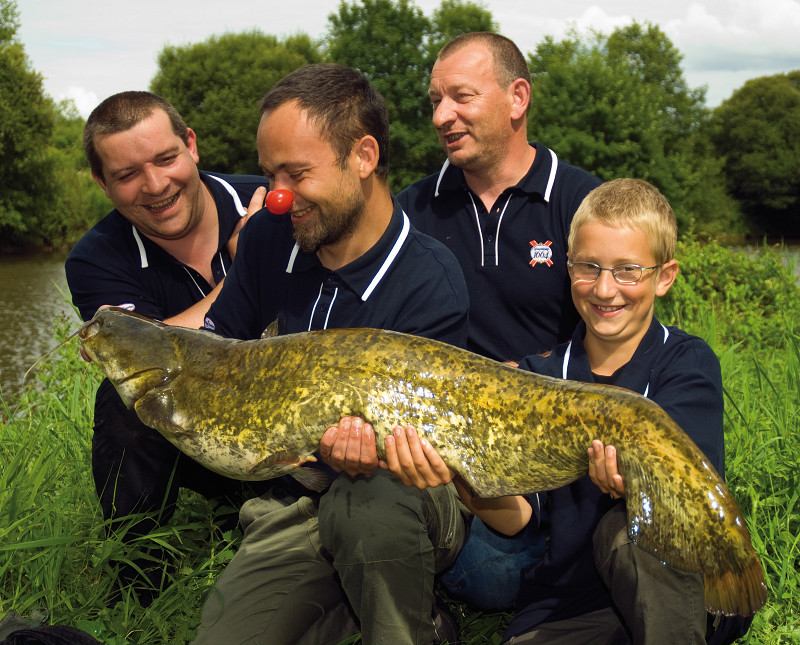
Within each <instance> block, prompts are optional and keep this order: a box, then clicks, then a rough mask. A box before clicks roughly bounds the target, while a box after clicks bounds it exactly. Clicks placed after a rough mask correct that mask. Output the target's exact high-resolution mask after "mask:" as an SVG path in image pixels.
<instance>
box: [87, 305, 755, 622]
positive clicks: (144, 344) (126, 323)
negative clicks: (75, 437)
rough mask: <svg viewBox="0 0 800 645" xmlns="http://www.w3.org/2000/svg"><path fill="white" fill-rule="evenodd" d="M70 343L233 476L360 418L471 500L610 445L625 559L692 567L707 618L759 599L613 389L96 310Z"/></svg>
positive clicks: (718, 524) (671, 448)
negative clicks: (400, 431) (700, 580)
mask: <svg viewBox="0 0 800 645" xmlns="http://www.w3.org/2000/svg"><path fill="white" fill-rule="evenodd" d="M81 339H82V342H83V346H84V349H85V350H86V351H87V353H88V354H89V355H90V356H91V357H92V358H93V360H94V361H95V362H96V363H98V365H99V366H100V367H101V368H102V369H103V370H104V372H105V373H106V375H107V376H108V377H109V379H110V380H111V381H112V382H113V383H114V384H115V385H116V387H117V389H118V390H119V391H120V394H121V395H122V397H123V399H125V400H126V401H127V402H128V403H129V404H130V405H134V406H135V408H136V411H137V413H138V414H139V416H140V417H141V418H142V420H143V421H144V422H145V423H147V424H148V425H151V426H152V427H154V428H156V429H157V430H159V431H160V432H162V433H163V434H164V435H165V436H166V437H167V438H168V439H170V441H172V442H173V443H174V444H175V445H176V446H178V448H180V449H181V450H183V451H184V452H186V453H187V454H189V455H190V456H191V457H193V458H194V459H196V460H198V461H200V462H201V463H203V464H204V465H206V466H207V467H209V468H211V469H212V470H216V471H217V472H221V473H223V474H225V475H227V476H230V477H236V478H240V479H267V478H270V477H275V476H278V475H281V474H284V473H293V472H296V471H297V468H298V466H300V465H301V464H302V463H304V462H305V461H306V460H308V459H310V458H312V453H313V452H314V451H315V450H316V448H317V446H318V443H319V438H320V436H321V434H322V432H323V431H324V430H325V428H327V427H328V426H329V425H330V424H331V423H335V421H336V420H337V419H338V418H339V417H340V416H342V415H343V414H357V415H359V416H362V417H364V418H365V419H367V420H369V421H370V422H371V423H372V424H373V426H374V427H375V432H376V438H377V439H378V445H379V447H380V449H381V450H382V445H383V439H384V438H385V436H386V434H387V433H388V432H390V431H391V429H392V428H393V427H394V426H395V425H397V424H404V423H411V424H413V425H415V426H416V427H417V428H418V430H419V431H420V433H421V434H422V435H424V436H425V437H426V438H427V439H428V440H429V441H430V442H431V444H432V445H433V446H435V447H436V449H437V450H438V451H439V452H440V454H441V455H442V457H443V459H444V460H445V462H446V463H447V464H448V465H449V466H450V467H451V468H453V469H454V470H455V471H457V472H458V473H459V474H460V475H461V476H462V477H463V478H464V479H465V480H466V481H467V482H468V483H469V484H470V485H471V486H472V487H473V489H474V490H475V492H476V493H477V494H478V495H481V496H484V497H492V496H498V495H509V494H521V493H530V492H536V491H542V490H551V489H553V488H557V487H560V486H562V485H565V484H567V483H570V482H571V481H574V480H576V479H578V478H579V477H582V476H584V475H585V474H586V472H587V463H588V462H587V458H586V449H587V446H588V445H590V442H591V440H592V439H595V438H597V439H600V440H601V441H603V442H604V443H606V444H613V445H614V446H616V447H617V453H618V460H619V464H620V469H621V471H622V474H623V476H624V478H625V481H626V489H627V491H628V496H627V499H626V505H627V512H628V519H629V531H630V533H631V536H632V538H633V539H634V540H635V541H636V543H637V544H638V545H639V546H640V547H642V548H644V549H646V550H648V551H650V552H652V553H654V554H655V555H656V556H657V557H659V558H660V559H661V560H662V561H664V562H668V563H669V564H670V565H672V566H675V567H678V568H682V569H685V570H690V571H701V572H702V573H703V576H704V581H705V588H706V604H707V605H708V607H709V609H710V610H711V611H714V612H722V613H726V614H732V613H740V614H743V615H749V614H752V613H754V612H755V611H756V610H757V609H758V608H760V607H761V606H762V605H763V603H764V602H765V598H766V587H765V584H764V579H763V569H762V567H761V563H760V562H759V560H758V557H757V556H756V554H755V552H754V551H753V548H752V544H751V542H750V537H749V533H748V531H747V528H746V526H745V523H744V520H743V519H742V517H741V513H740V511H739V509H738V507H737V505H736V503H735V501H734V500H733V498H732V496H731V494H730V492H729V491H728V489H727V488H726V486H725V484H724V482H723V481H722V479H721V478H720V477H719V475H718V474H717V473H716V471H715V470H714V468H713V467H712V466H711V465H710V464H709V463H708V462H707V460H706V459H705V457H704V455H703V454H702V453H701V452H700V450H699V449H698V448H697V447H696V446H695V445H694V444H693V443H692V442H691V441H690V440H689V438H688V437H687V436H686V435H685V433H684V432H683V431H682V430H681V429H680V428H679V427H678V426H677V425H676V424H675V423H674V422H673V421H672V420H671V419H670V417H669V416H668V415H667V414H666V413H665V412H664V411H663V410H661V408H660V407H658V406H657V405H656V404H654V403H653V402H652V401H650V400H648V399H646V398H644V397H642V396H640V395H638V394H635V393H633V392H630V391H628V390H623V389H620V388H613V387H608V386H599V385H595V384H588V383H578V382H573V381H564V380H561V379H552V378H549V377H542V376H538V375H534V374H531V373H529V372H525V371H523V370H517V369H513V368H510V367H508V366H505V365H503V364H501V363H497V362H495V361H491V360H488V359H485V358H482V357H480V356H477V355H475V354H472V353H470V352H466V351H464V350H460V349H457V348H454V347H451V346H449V345H445V344H443V343H437V342H435V341H431V340H428V339H424V338H419V337H415V336H409V335H406V334H399V333H395V332H386V331H377V330H364V329H361V330H353V329H349V330H328V331H322V332H309V333H305V334H294V335H286V336H278V337H274V338H268V339H262V340H256V341H235V340H230V339H223V338H218V337H216V336H214V335H212V334H210V333H207V332H203V331H196V330H189V329H181V328H175V327H165V326H161V325H158V324H155V323H153V322H152V321H147V320H146V319H141V317H137V316H131V315H130V314H129V313H127V312H118V311H112V310H105V311H103V312H100V313H99V314H98V315H97V316H96V317H95V319H94V321H92V322H89V323H86V325H85V326H84V328H83V330H82V332H81Z"/></svg>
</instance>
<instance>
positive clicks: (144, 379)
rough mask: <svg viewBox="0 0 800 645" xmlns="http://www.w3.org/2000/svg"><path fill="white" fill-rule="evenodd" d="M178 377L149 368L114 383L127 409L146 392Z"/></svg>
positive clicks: (155, 368)
mask: <svg viewBox="0 0 800 645" xmlns="http://www.w3.org/2000/svg"><path fill="white" fill-rule="evenodd" d="M177 375H178V373H177V372H173V371H170V370H167V369H163V368H160V367H149V368H146V369H143V370H139V371H138V372H134V373H132V374H129V375H127V376H125V377H124V378H122V379H120V380H119V381H117V382H116V384H115V387H116V390H117V392H118V393H119V395H120V397H122V400H123V401H125V404H126V405H127V406H128V407H131V406H132V405H133V404H134V403H135V402H136V401H138V400H139V399H141V398H142V397H143V396H144V395H145V394H147V393H148V392H150V391H152V390H154V389H156V388H157V387H160V386H162V385H165V384H167V383H169V382H170V381H171V380H172V379H174V378H175V377H176V376H177Z"/></svg>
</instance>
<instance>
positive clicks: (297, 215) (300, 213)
mask: <svg viewBox="0 0 800 645" xmlns="http://www.w3.org/2000/svg"><path fill="white" fill-rule="evenodd" d="M313 209H314V207H313V206H306V207H305V208H301V209H299V210H296V211H293V212H292V220H301V219H303V218H304V217H305V216H306V215H308V214H309V213H310V212H311V211H312V210H313Z"/></svg>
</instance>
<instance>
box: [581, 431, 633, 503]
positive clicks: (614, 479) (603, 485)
mask: <svg viewBox="0 0 800 645" xmlns="http://www.w3.org/2000/svg"><path fill="white" fill-rule="evenodd" d="M589 477H590V478H591V479H592V481H593V482H594V483H595V484H597V487H598V488H599V489H600V490H601V491H603V492H604V493H608V494H609V495H611V497H613V498H614V499H619V498H620V497H625V484H624V482H623V481H622V475H620V474H619V470H618V468H617V451H616V449H615V448H614V446H605V448H604V447H603V442H602V441H598V440H597V439H595V440H594V441H592V446H591V447H590V448H589Z"/></svg>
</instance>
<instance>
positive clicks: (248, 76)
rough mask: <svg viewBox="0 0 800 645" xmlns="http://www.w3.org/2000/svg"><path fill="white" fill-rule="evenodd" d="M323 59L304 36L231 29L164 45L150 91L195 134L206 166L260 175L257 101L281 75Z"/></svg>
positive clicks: (210, 168)
mask: <svg viewBox="0 0 800 645" xmlns="http://www.w3.org/2000/svg"><path fill="white" fill-rule="evenodd" d="M319 60H320V54H319V51H318V48H317V45H316V44H315V43H314V42H312V40H311V39H310V38H309V37H308V36H307V35H305V34H297V35H293V36H289V37H287V38H285V39H283V40H280V39H278V38H277V37H275V36H271V35H267V34H264V33H262V32H261V31H259V30H257V29H254V30H252V31H248V32H244V33H238V34H233V33H227V34H224V35H222V36H212V37H211V38H209V39H207V40H205V41H203V42H200V43H195V44H190V45H186V46H170V45H167V46H166V47H164V49H163V50H162V51H161V53H160V54H159V56H158V71H157V72H156V75H155V77H154V78H153V80H152V82H151V84H150V89H151V90H152V91H153V92H155V93H156V94H159V95H161V96H163V97H164V98H165V99H167V100H168V101H170V102H171V103H172V104H173V105H174V106H175V107H176V109H177V110H178V112H180V114H181V116H183V118H184V120H185V121H186V124H187V125H188V126H189V127H190V128H192V129H193V130H194V131H195V132H196V133H197V139H198V148H199V152H200V165H201V167H202V168H204V169H206V170H216V171H220V172H227V173H252V174H260V171H259V169H258V155H257V153H256V146H255V137H256V130H257V129H258V121H259V111H258V106H259V101H260V100H261V98H262V97H263V96H264V94H266V93H267V91H268V90H269V89H270V88H271V87H272V86H273V85H274V84H275V83H276V82H277V81H278V80H280V79H281V78H282V77H283V76H285V75H286V74H288V73H289V72H291V71H292V70H294V69H297V68H298V67H302V66H303V65H306V64H308V63H313V62H318V61H319Z"/></svg>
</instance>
